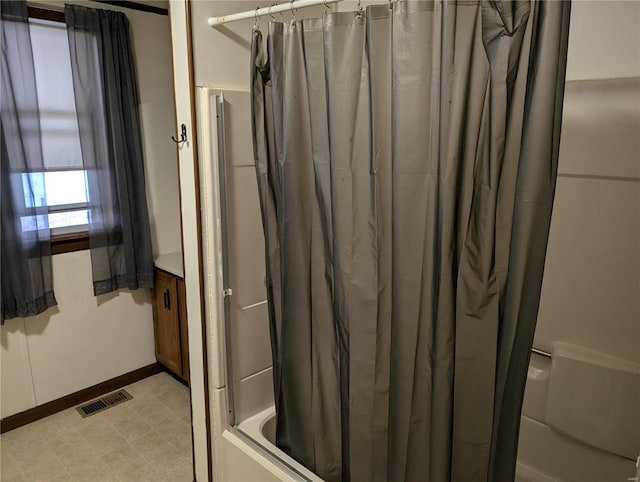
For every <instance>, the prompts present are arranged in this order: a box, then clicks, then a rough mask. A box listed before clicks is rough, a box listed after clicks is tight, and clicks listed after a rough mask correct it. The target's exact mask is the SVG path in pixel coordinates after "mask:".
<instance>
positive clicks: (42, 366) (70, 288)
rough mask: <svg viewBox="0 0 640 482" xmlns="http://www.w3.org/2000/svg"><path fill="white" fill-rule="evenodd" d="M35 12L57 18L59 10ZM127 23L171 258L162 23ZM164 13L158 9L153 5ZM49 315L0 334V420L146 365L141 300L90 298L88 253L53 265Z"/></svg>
mask: <svg viewBox="0 0 640 482" xmlns="http://www.w3.org/2000/svg"><path fill="white" fill-rule="evenodd" d="M37 3H38V4H42V5H45V6H53V7H56V8H58V9H60V8H61V7H62V6H63V3H62V2H55V1H46V0H45V1H39V2H37ZM72 3H78V4H83V5H86V6H90V7H92V8H111V9H113V10H119V11H123V12H125V14H126V15H127V17H128V18H129V21H130V25H131V33H132V42H133V46H134V57H135V62H136V70H137V74H138V83H139V91H140V109H141V110H140V112H141V122H142V130H143V142H144V145H143V149H144V154H145V162H146V176H147V199H148V203H149V215H150V220H151V228H152V242H153V248H154V252H155V253H156V254H159V253H167V252H171V251H176V250H179V249H180V244H181V241H180V224H179V219H180V217H179V200H178V181H177V178H178V176H177V161H176V150H175V145H174V143H173V142H172V141H171V140H170V136H171V135H173V134H174V132H175V131H174V124H175V115H174V107H173V87H172V67H171V43H170V35H169V34H170V33H169V21H168V17H167V16H165V15H158V14H153V13H147V12H140V11H136V10H130V9H126V8H119V7H114V6H113V7H112V6H107V5H104V4H97V3H95V2H86V1H78V2H72ZM161 6H163V7H166V2H165V3H164V4H161ZM53 276H54V289H55V293H56V297H57V300H58V307H57V308H54V309H51V310H48V311H47V312H46V313H43V314H41V315H40V316H37V317H33V318H27V319H16V320H10V321H8V322H7V323H6V325H5V326H3V327H2V328H0V364H1V370H2V371H1V379H0V382H1V385H0V389H1V390H0V391H1V398H0V403H1V407H0V415H1V416H2V417H6V416H8V415H11V414H14V413H18V412H21V411H23V410H26V409H29V408H32V407H34V406H35V405H39V404H42V403H46V402H48V401H50V400H53V399H56V398H59V397H62V396H64V395H67V394H69V393H73V392H76V391H78V390H81V389H83V388H87V387H89V386H91V385H95V384H97V383H100V382H102V381H105V380H108V379H109V378H113V377H115V376H118V375H122V374H123V373H126V372H129V371H132V370H135V369H137V368H140V367H143V366H145V365H148V364H150V363H153V362H154V361H155V356H154V345H153V321H152V309H151V296H150V292H149V291H148V290H139V291H137V292H135V293H129V292H127V291H126V290H123V291H121V292H119V293H118V294H112V295H105V296H100V297H97V298H95V297H94V296H93V292H92V283H91V264H90V257H89V252H88V251H83V252H76V253H69V254H63V255H55V256H54V257H53Z"/></svg>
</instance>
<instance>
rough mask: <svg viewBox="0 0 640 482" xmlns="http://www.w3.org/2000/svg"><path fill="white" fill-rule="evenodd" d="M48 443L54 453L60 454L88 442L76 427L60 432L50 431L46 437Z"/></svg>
mask: <svg viewBox="0 0 640 482" xmlns="http://www.w3.org/2000/svg"><path fill="white" fill-rule="evenodd" d="M45 440H46V442H47V445H49V447H51V450H53V452H54V453H56V454H60V453H63V452H67V451H69V450H73V449H74V448H77V447H78V445H84V444H86V443H87V441H86V440H85V438H84V437H83V436H82V435H80V432H78V430H76V429H75V428H74V429H73V430H62V431H60V432H58V433H54V432H52V433H50V434H49V435H48V436H47V438H46V439H45Z"/></svg>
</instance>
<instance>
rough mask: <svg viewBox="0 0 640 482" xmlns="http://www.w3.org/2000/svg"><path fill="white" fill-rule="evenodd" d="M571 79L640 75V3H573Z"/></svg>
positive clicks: (570, 47)
mask: <svg viewBox="0 0 640 482" xmlns="http://www.w3.org/2000/svg"><path fill="white" fill-rule="evenodd" d="M570 22H571V23H570V27H569V54H568V57H567V80H587V79H616V78H621V77H638V76H640V28H638V26H639V25H640V2H638V1H624V0H623V1H611V0H600V1H578V2H572V3H571V19H570Z"/></svg>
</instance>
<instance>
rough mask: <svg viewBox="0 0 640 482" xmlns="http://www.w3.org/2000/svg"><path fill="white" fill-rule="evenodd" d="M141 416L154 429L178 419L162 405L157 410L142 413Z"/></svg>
mask: <svg viewBox="0 0 640 482" xmlns="http://www.w3.org/2000/svg"><path fill="white" fill-rule="evenodd" d="M142 418H143V419H144V421H145V422H147V423H148V424H149V425H151V426H152V427H153V428H154V429H156V430H158V429H159V428H162V427H165V426H166V425H167V424H169V423H172V422H176V421H179V419H178V417H176V416H175V415H174V414H173V413H172V412H171V411H169V409H168V408H165V407H164V406H163V407H162V408H160V409H159V410H156V411H153V412H147V413H144V414H142Z"/></svg>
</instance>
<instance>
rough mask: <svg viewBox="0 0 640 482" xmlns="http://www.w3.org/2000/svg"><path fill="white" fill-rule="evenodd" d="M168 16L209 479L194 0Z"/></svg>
mask: <svg viewBox="0 0 640 482" xmlns="http://www.w3.org/2000/svg"><path fill="white" fill-rule="evenodd" d="M169 20H170V29H171V51H172V59H173V82H174V99H175V111H176V126H175V129H176V132H177V133H180V132H181V131H182V128H181V126H182V124H184V125H185V129H186V141H185V142H182V143H180V144H179V145H178V147H177V149H178V178H179V186H180V214H181V221H182V261H183V266H184V281H185V287H186V305H187V306H186V309H187V320H188V337H189V371H190V388H191V420H192V428H193V465H194V480H196V481H198V482H204V481H211V480H212V474H213V471H212V455H213V440H212V437H211V424H210V413H211V412H210V403H209V384H208V369H207V367H208V364H207V360H208V354H207V338H206V317H205V305H204V272H203V262H202V260H203V255H202V219H201V211H200V189H199V186H200V174H199V164H198V139H197V129H196V126H197V124H196V105H195V82H194V69H193V48H192V37H191V3H190V0H170V1H169Z"/></svg>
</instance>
